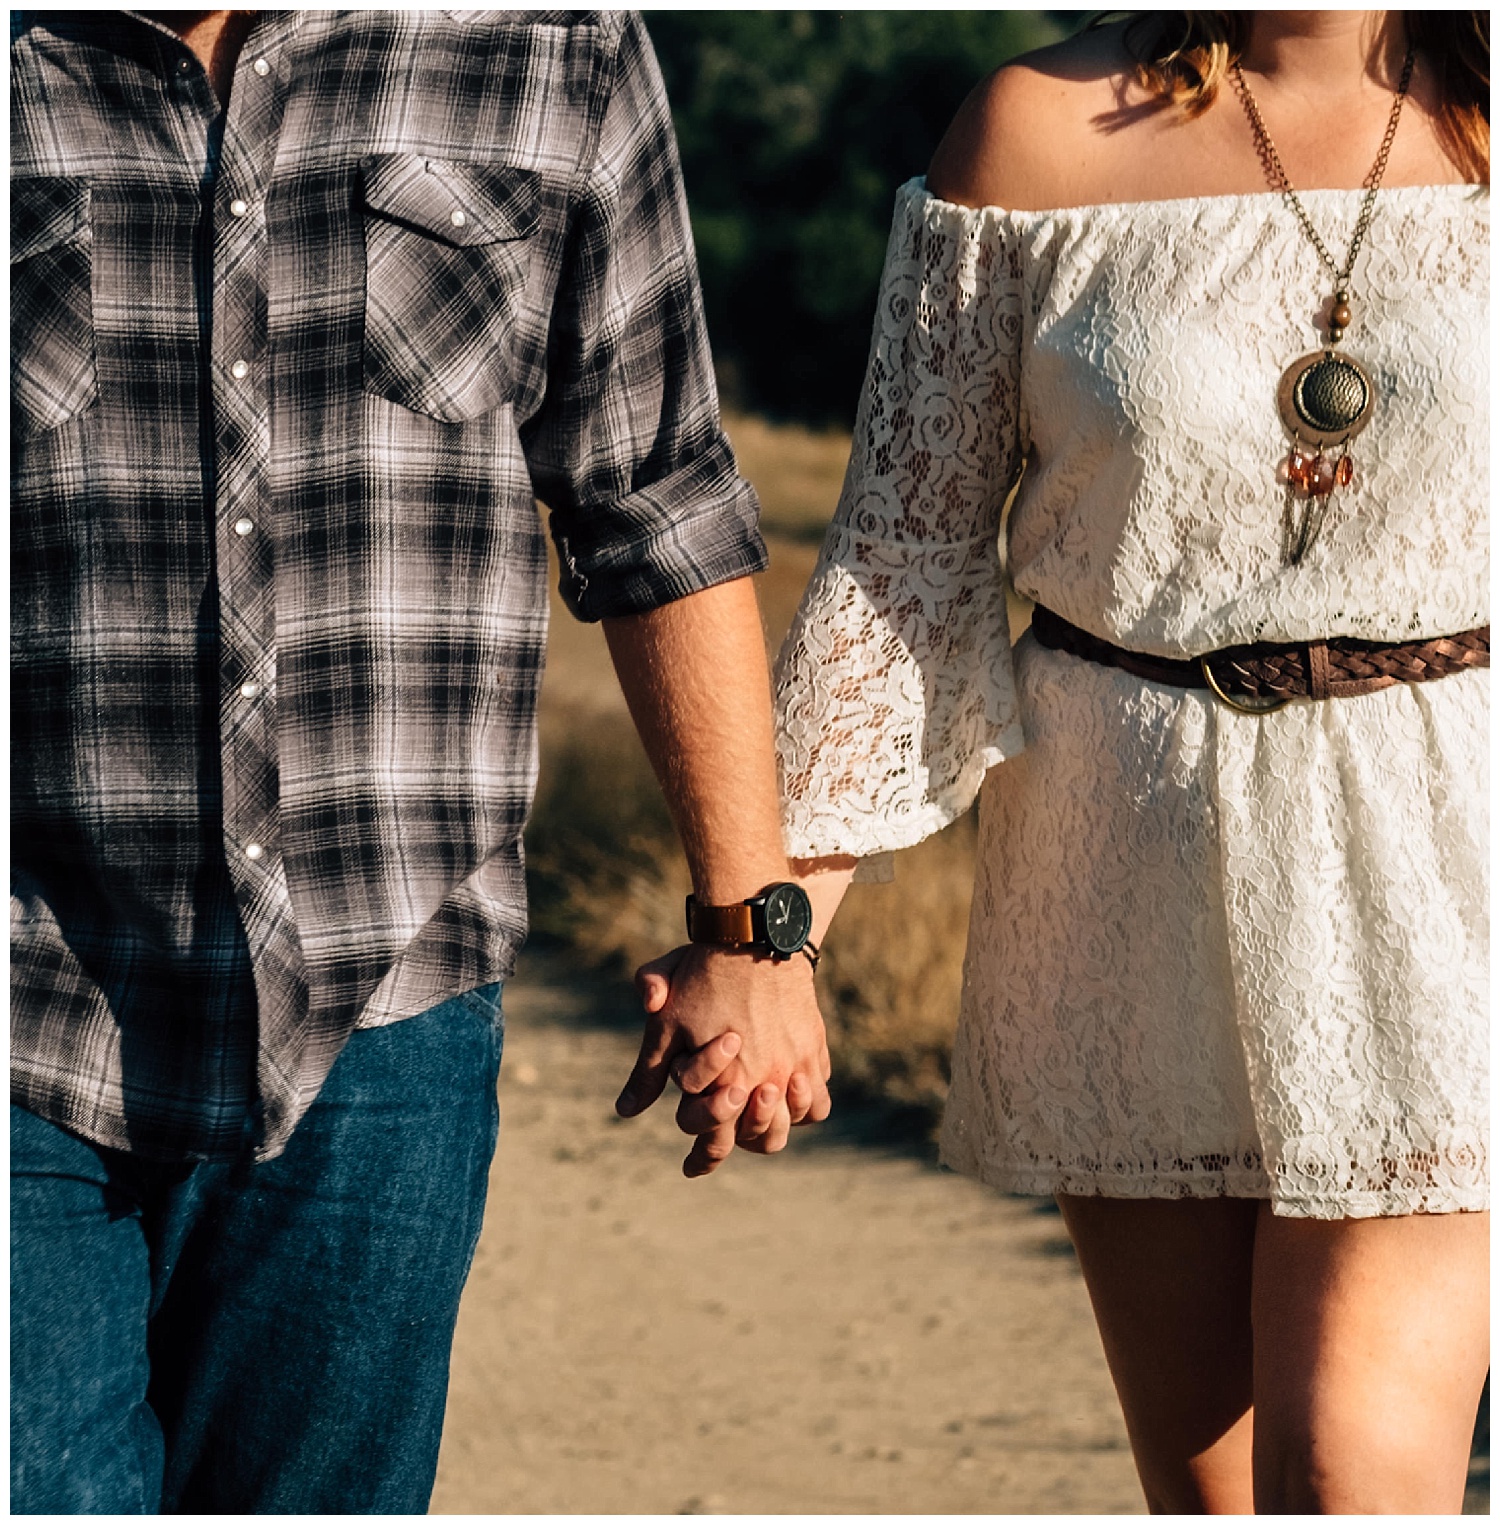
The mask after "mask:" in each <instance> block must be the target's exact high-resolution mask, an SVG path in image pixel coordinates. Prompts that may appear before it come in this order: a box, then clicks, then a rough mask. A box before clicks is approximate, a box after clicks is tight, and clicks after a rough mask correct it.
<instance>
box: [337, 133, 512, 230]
mask: <svg viewBox="0 0 1500 1525" xmlns="http://www.w3.org/2000/svg"><path fill="white" fill-rule="evenodd" d="M359 166H360V171H361V175H362V179H363V186H364V199H365V205H366V206H367V207H369V208H370V210H371V211H373V212H378V213H380V215H381V216H383V217H392V218H394V219H396V221H398V222H408V223H412V224H413V225H414V226H416V227H418V228H421V229H422V231H423V232H425V233H430V234H431V235H432V236H433V237H434V238H441V239H442V240H443V241H444V242H445V243H450V244H458V245H468V244H493V243H499V242H500V241H501V240H502V239H511V238H525V237H526V236H527V235H528V234H529V233H531V232H532V230H533V229H534V228H535V227H536V224H537V183H538V176H537V173H536V171H535V170H527V169H516V168H514V167H513V166H512V165H508V164H459V163H456V162H455V161H453V160H451V159H424V158H421V157H419V156H417V155H416V154H368V155H366V157H365V158H363V159H361V160H360V161H359Z"/></svg>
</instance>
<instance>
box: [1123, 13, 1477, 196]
mask: <svg viewBox="0 0 1500 1525" xmlns="http://www.w3.org/2000/svg"><path fill="white" fill-rule="evenodd" d="M1252 14H1253V13H1252V12H1250V11H1143V12H1140V13H1138V14H1137V15H1136V16H1135V17H1134V18H1133V19H1132V20H1131V21H1130V23H1129V25H1128V26H1126V28H1125V47H1126V50H1127V51H1128V52H1129V53H1130V55H1131V57H1132V58H1133V59H1134V60H1135V66H1136V76H1137V78H1138V79H1139V80H1140V82H1141V84H1142V85H1144V86H1145V88H1146V89H1147V90H1149V91H1151V93H1152V94H1154V95H1155V96H1157V97H1158V99H1159V100H1160V102H1161V104H1162V105H1163V106H1167V105H1171V106H1175V107H1177V108H1178V109H1180V110H1181V111H1182V112H1183V114H1184V115H1185V116H1187V117H1188V118H1190V119H1191V118H1192V117H1195V116H1198V115H1199V114H1200V113H1202V112H1204V111H1206V110H1207V109H1208V108H1209V106H1210V105H1212V104H1213V101H1214V98H1215V97H1216V96H1217V95H1218V93H1219V86H1220V85H1221V84H1223V82H1224V78H1225V76H1226V75H1227V74H1228V73H1229V70H1230V69H1231V68H1232V67H1233V66H1234V65H1235V64H1236V63H1238V62H1239V59H1240V55H1241V54H1242V53H1243V52H1244V51H1245V44H1246V43H1247V42H1248V41H1249V40H1250V20H1251V16H1252ZM1402 17H1403V19H1404V20H1405V22H1406V35H1407V37H1408V38H1410V40H1411V44H1412V46H1413V47H1414V48H1416V49H1417V51H1418V52H1420V53H1421V54H1422V55H1423V56H1424V57H1425V58H1426V59H1427V61H1428V63H1429V64H1430V65H1431V66H1432V67H1433V68H1434V69H1435V70H1436V71H1437V76H1438V87H1439V90H1440V92H1441V97H1442V104H1441V106H1440V108H1439V112H1438V118H1437V132H1438V137H1439V139H1440V141H1441V142H1442V145H1443V149H1444V151H1445V152H1446V153H1447V155H1448V157H1449V158H1450V159H1452V160H1453V162H1454V163H1455V164H1456V165H1458V167H1459V168H1460V169H1461V170H1462V171H1463V173H1464V176H1465V178H1467V179H1468V180H1470V181H1473V182H1475V183H1477V184H1481V185H1488V184H1489V183H1490V13H1489V12H1488V11H1404V12H1402Z"/></svg>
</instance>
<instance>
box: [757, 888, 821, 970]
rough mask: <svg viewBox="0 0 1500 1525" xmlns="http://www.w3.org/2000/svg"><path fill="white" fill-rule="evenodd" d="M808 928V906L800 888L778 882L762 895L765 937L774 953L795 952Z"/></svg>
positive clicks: (809, 923) (803, 940)
mask: <svg viewBox="0 0 1500 1525" xmlns="http://www.w3.org/2000/svg"><path fill="white" fill-rule="evenodd" d="M811 931H812V905H811V903H810V902H809V901H808V898H807V896H806V894H804V893H803V890H802V887H801V886H800V885H797V884H778V885H777V886H776V888H775V889H774V890H772V891H771V892H770V894H768V895H767V896H766V940H767V941H768V942H769V943H770V944H771V949H772V951H773V952H775V953H786V954H790V953H796V952H797V951H798V950H799V949H800V948H801V947H802V945H803V943H805V942H806V941H807V937H808V934H809V933H810V932H811Z"/></svg>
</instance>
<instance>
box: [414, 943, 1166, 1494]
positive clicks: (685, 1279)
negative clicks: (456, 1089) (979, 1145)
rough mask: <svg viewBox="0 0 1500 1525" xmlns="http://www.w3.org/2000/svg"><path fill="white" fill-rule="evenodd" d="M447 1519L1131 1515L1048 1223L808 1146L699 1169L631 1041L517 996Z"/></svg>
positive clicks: (467, 1307) (521, 983)
mask: <svg viewBox="0 0 1500 1525" xmlns="http://www.w3.org/2000/svg"><path fill="white" fill-rule="evenodd" d="M506 1011H507V1024H508V1034H507V1042H506V1055H505V1065H504V1068H503V1077H504V1078H503V1079H502V1082H501V1107H502V1113H501V1134H500V1148H499V1151H498V1155H497V1160H496V1165H495V1169H494V1173H493V1175H492V1178H491V1187H490V1192H491V1196H490V1207H489V1212H488V1216H487V1221H486V1229H485V1234H484V1238H483V1240H482V1241H481V1244H480V1248H479V1254H478V1258H477V1261H476V1264H475V1268H474V1272H473V1277H472V1279H471V1281H470V1284H469V1291H468V1294H467V1297H466V1300H465V1303H464V1308H463V1312H462V1314H461V1316H460V1319H459V1330H458V1340H457V1348H456V1353H455V1361H454V1373H453V1386H452V1394H451V1398H450V1402H449V1413H448V1429H447V1434H446V1438H445V1442H444V1448H443V1457H442V1464H441V1467H440V1469H439V1474H438V1487H437V1493H436V1495H435V1497H434V1499H433V1509H434V1511H439V1512H460V1511H462V1512H468V1511H473V1512H485V1513H489V1512H506V1513H510V1512H525V1513H530V1512H537V1513H557V1512H595V1511H600V1512H631V1513H634V1512H644V1513H666V1514H672V1513H683V1512H715V1513H718V1512H724V1513H736V1514H737V1513H781V1512H794V1513H825V1512H826V1513H834V1512H838V1513H843V1512H859V1513H867V1512H868V1513H876V1512H878V1513H907V1512H926V1511H934V1512H969V1511H989V1510H1002V1511H1020V1512H1032V1511H1035V1512H1077V1511H1088V1512H1104V1513H1126V1512H1137V1511H1139V1510H1140V1508H1141V1498H1140V1493H1139V1490H1138V1488H1137V1485H1136V1481H1135V1474H1134V1470H1133V1468H1132V1466H1131V1462H1130V1455H1129V1452H1128V1451H1127V1450H1126V1445H1125V1434H1124V1429H1123V1427H1122V1425H1121V1422H1120V1419H1119V1416H1118V1413H1117V1412H1116V1409H1115V1403H1114V1397H1113V1393H1112V1391H1111V1389H1110V1386H1109V1379H1108V1377H1107V1375H1106V1373H1105V1370H1104V1363H1103V1358H1102V1356H1101V1354H1100V1351H1099V1345H1098V1339H1097V1337H1096V1335H1095V1333H1094V1329H1093V1325H1092V1322H1091V1320H1090V1318H1089V1312H1088V1306H1087V1301H1086V1298H1085V1295H1084V1291H1083V1286H1082V1283H1081V1281H1080V1279H1079V1276H1078V1273H1077V1270H1076V1268H1075V1265H1074V1262H1073V1259H1072V1255H1071V1252H1070V1250H1069V1248H1068V1245H1067V1242H1066V1240H1065V1238H1064V1236H1063V1233H1062V1229H1061V1226H1060V1223H1059V1220H1058V1219H1057V1217H1056V1216H1055V1215H1053V1214H1051V1213H1048V1212H1038V1211H1037V1210H1036V1207H1035V1205H1034V1204H1030V1203H1025V1202H1017V1201H1008V1200H1005V1199H1002V1198H1000V1197H997V1196H995V1195H994V1194H992V1193H990V1192H987V1191H985V1190H983V1189H982V1188H980V1187H977V1186H975V1185H974V1184H973V1183H971V1182H969V1181H966V1180H961V1179H959V1178H958V1177H956V1176H952V1175H949V1174H946V1173H939V1172H938V1171H937V1170H935V1169H933V1168H932V1167H931V1166H930V1165H927V1164H924V1163H922V1162H921V1161H920V1160H917V1159H913V1158H911V1157H909V1156H907V1157H903V1156H902V1155H899V1154H891V1153H882V1152H881V1151H879V1150H877V1149H872V1148H871V1147H869V1146H868V1145H867V1144H866V1145H860V1144H857V1143H854V1142H850V1141H840V1140H839V1139H838V1138H837V1137H836V1136H834V1137H831V1138H829V1139H827V1140H819V1139H817V1138H816V1137H815V1136H814V1135H808V1134H799V1136H798V1137H797V1139H796V1141H795V1142H794V1145H793V1147H792V1149H791V1150H789V1151H788V1153H787V1154H785V1155H783V1156H781V1157H780V1158H779V1159H776V1160H762V1159H758V1158H752V1157H750V1156H748V1155H741V1156H739V1157H737V1158H736V1159H734V1160H733V1161H731V1162H730V1165H729V1166H727V1167H725V1168H724V1169H723V1170H721V1171H720V1172H719V1173H718V1174H717V1175H716V1176H714V1177H713V1178H712V1180H709V1181H698V1182H689V1181H685V1180H683V1179H682V1177H681V1176H680V1175H679V1174H678V1173H677V1163H678V1161H679V1160H680V1159H681V1157H682V1155H683V1154H684V1153H685V1152H686V1151H685V1143H684V1140H683V1138H682V1136H681V1135H680V1134H678V1133H677V1131H676V1129H675V1127H674V1126H673V1124H672V1120H671V1115H670V1113H669V1112H668V1111H667V1110H666V1109H665V1108H662V1107H658V1108H657V1109H656V1110H654V1111H653V1112H652V1113H650V1114H648V1115H647V1116H646V1117H645V1118H640V1119H636V1120H635V1121H634V1122H632V1123H620V1122H617V1121H616V1120H615V1119H614V1116H613V1113H612V1111H611V1103H612V1101H613V1099H614V1095H615V1092H616V1090H617V1089H618V1086H619V1083H620V1081H621V1080H622V1079H623V1078H624V1076H625V1074H626V1073H627V1071H628V1070H629V1067H630V1063H631V1061H632V1059H633V1057H634V1049H635V1040H634V1039H633V1038H632V1037H631V1036H630V1034H629V1030H628V1028H627V1027H625V1026H623V1025H620V1026H618V1027H614V1026H601V1025H600V1022H599V1020H598V1013H597V1011H596V1012H594V1013H592V1014H591V1013H590V1012H589V1011H588V1009H587V1006H586V1002H585V1000H583V999H580V996H579V995H578V994H576V993H570V992H569V991H568V990H566V989H564V988H559V987H557V986H552V985H547V984H544V983H540V982H539V980H538V978H537V973H536V966H535V965H532V966H531V968H530V969H523V973H522V976H521V977H519V978H518V979H517V980H515V981H514V982H513V983H512V984H511V986H510V987H509V988H508V989H507V993H506Z"/></svg>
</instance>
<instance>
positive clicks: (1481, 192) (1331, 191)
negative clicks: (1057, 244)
mask: <svg viewBox="0 0 1500 1525" xmlns="http://www.w3.org/2000/svg"><path fill="white" fill-rule="evenodd" d="M902 190H903V191H909V192H913V193H915V194H919V195H921V196H923V197H925V199H926V200H927V201H928V202H929V203H930V204H931V205H933V206H936V207H941V208H943V209H945V210H947V211H950V212H955V213H958V214H960V215H965V216H971V217H977V216H984V215H989V216H994V217H1012V218H1047V217H1076V216H1078V215H1080V214H1082V213H1096V214H1100V215H1103V214H1105V213H1110V212H1132V213H1135V214H1137V215H1144V214H1146V213H1150V212H1162V211H1172V210H1181V209H1185V208H1188V207H1210V206H1228V205H1231V204H1234V203H1236V202H1243V203H1246V204H1250V203H1254V202H1258V201H1277V202H1279V201H1281V200H1282V193H1281V192H1280V191H1271V190H1265V191H1223V192H1219V193H1217V194H1215V195H1212V196H1163V197H1158V198H1156V199H1154V200H1150V201H1091V202H1082V203H1079V204H1078V205H1076V206H1065V207H1041V208H1037V209H1035V210H1032V211H1025V210H1018V209H1015V208H1011V207H1002V206H993V205H992V206H982V207H971V206H966V205H964V203H963V202H961V201H945V200H944V199H943V198H942V197H941V196H935V195H934V194H933V193H932V192H931V191H929V190H928V189H927V180H926V177H925V176H923V175H918V176H916V177H915V178H914V179H912V180H908V181H907V182H906V184H905V185H904V186H903V187H902ZM1440 191H1464V192H1467V193H1469V196H1472V197H1477V196H1484V197H1487V196H1488V194H1489V187H1488V186H1485V185H1475V184H1472V183H1471V182H1469V181H1465V180H1444V181H1435V182H1432V183H1430V184H1427V185H1392V186H1388V187H1386V188H1385V189H1384V190H1382V191H1380V192H1379V199H1381V200H1384V199H1385V198H1386V197H1390V196H1410V195H1414V194H1418V193H1436V192H1440ZM1297 194H1298V195H1299V196H1302V197H1329V196H1363V195H1364V194H1365V190H1364V187H1363V186H1356V187H1354V188H1353V189H1352V190H1351V189H1346V188H1344V187H1341V186H1332V187H1327V188H1323V189H1317V190H1309V191H1299V192H1298V193H1297ZM1469 196H1466V197H1465V199H1469Z"/></svg>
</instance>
